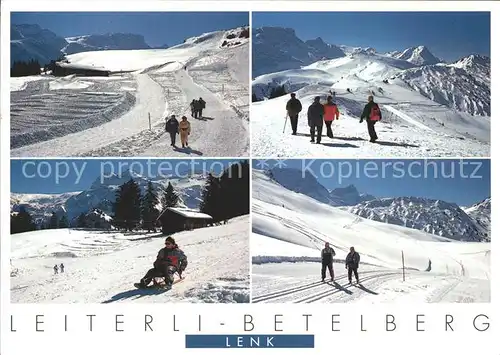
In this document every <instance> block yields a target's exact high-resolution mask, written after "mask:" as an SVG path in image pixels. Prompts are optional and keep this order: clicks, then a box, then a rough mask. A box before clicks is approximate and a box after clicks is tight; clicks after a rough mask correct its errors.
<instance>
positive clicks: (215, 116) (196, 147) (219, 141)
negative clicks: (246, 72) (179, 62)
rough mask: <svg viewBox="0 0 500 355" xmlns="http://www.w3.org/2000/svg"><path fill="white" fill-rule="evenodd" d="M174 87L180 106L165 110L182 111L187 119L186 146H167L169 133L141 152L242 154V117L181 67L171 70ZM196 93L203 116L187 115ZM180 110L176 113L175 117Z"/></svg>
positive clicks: (244, 145)
mask: <svg viewBox="0 0 500 355" xmlns="http://www.w3.org/2000/svg"><path fill="white" fill-rule="evenodd" d="M174 77H175V80H176V83H177V85H178V87H179V88H180V89H181V90H182V94H183V96H184V97H185V101H184V100H183V101H182V102H181V103H180V107H169V112H175V113H178V112H182V113H183V114H184V115H185V116H186V117H188V120H189V122H190V123H191V135H190V136H189V139H188V142H189V148H187V149H182V148H175V149H172V147H171V146H170V137H167V135H165V139H162V140H157V141H156V142H155V143H153V144H152V145H151V146H150V147H148V148H147V149H146V150H145V151H144V155H147V156H155V155H158V154H160V155H168V156H185V155H186V154H187V155H190V154H192V153H194V154H196V155H205V156H213V157H217V156H243V155H244V153H245V152H246V151H247V150H248V147H247V141H248V139H247V136H248V132H247V128H246V127H245V124H244V122H243V120H242V119H241V118H240V117H239V116H238V114H237V113H236V112H235V111H234V110H232V109H231V108H230V107H228V106H226V105H225V104H224V103H222V102H221V101H220V99H219V98H218V97H217V96H216V95H215V94H214V93H212V92H211V91H209V90H208V89H206V88H205V87H203V86H201V85H198V84H197V83H195V82H194V81H193V79H192V78H191V76H189V74H188V73H187V72H186V71H185V70H179V71H177V72H175V73H174ZM200 97H202V98H203V100H204V101H205V102H206V108H205V109H204V110H203V117H202V118H201V119H195V118H193V117H191V109H190V107H189V104H190V102H191V100H193V99H199V98H200ZM181 115H182V114H177V117H178V119H179V120H180V116H181ZM176 144H177V146H180V137H179V136H177V142H176Z"/></svg>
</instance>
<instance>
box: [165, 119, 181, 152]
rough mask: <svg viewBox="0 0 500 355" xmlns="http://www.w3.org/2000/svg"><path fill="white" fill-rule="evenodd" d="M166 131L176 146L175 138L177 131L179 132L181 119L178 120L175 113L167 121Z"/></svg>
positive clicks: (173, 145)
mask: <svg viewBox="0 0 500 355" xmlns="http://www.w3.org/2000/svg"><path fill="white" fill-rule="evenodd" d="M165 131H166V132H167V133H168V134H170V145H171V146H172V147H175V138H176V135H177V133H179V121H177V118H175V115H172V116H170V118H169V119H168V120H167V122H165Z"/></svg>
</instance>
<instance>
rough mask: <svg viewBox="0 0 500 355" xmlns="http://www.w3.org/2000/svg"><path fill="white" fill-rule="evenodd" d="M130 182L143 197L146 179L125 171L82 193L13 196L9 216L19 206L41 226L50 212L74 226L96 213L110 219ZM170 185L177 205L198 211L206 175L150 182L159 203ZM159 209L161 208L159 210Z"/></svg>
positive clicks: (13, 194) (93, 185)
mask: <svg viewBox="0 0 500 355" xmlns="http://www.w3.org/2000/svg"><path fill="white" fill-rule="evenodd" d="M131 178H132V179H133V180H134V181H135V182H136V183H138V184H139V186H140V188H141V190H142V193H144V192H145V189H146V187H147V184H148V181H149V179H148V178H146V177H143V176H141V175H139V174H135V173H131V172H129V171H126V172H125V173H123V174H121V175H120V176H117V175H113V176H111V177H108V178H105V179H104V180H102V181H101V177H98V178H96V180H95V181H94V182H93V183H92V185H91V186H90V187H89V188H88V189H86V190H84V191H81V192H71V193H64V194H50V195H49V194H18V193H12V194H11V198H10V207H11V213H15V212H18V211H19V209H20V207H21V206H24V207H25V208H26V210H27V211H28V212H29V213H30V214H31V215H32V217H33V218H34V219H35V220H36V221H38V223H40V222H41V221H43V220H47V219H48V218H49V217H50V216H51V215H52V212H55V213H56V214H57V215H59V216H62V215H64V214H67V216H68V219H69V220H70V221H71V222H74V221H75V219H76V218H77V217H78V216H79V215H80V214H81V213H84V214H88V213H93V211H95V210H98V211H99V212H100V213H102V214H103V215H107V216H113V215H114V213H113V203H114V202H115V200H116V192H117V190H118V187H119V186H120V185H122V184H123V183H125V182H127V181H129V180H130V179H131ZM169 182H171V183H172V186H173V187H174V189H175V191H176V193H177V194H178V195H179V204H180V206H183V207H188V208H194V209H197V208H198V207H199V203H200V201H201V193H202V191H203V188H204V186H205V182H206V176H205V174H199V173H194V174H191V175H189V176H188V177H175V176H172V177H169V178H158V179H152V183H153V187H154V188H155V190H156V193H157V196H158V197H159V199H160V198H161V196H163V193H164V191H165V189H166V187H167V186H168V183H169ZM158 208H159V209H161V208H162V206H161V205H159V206H158Z"/></svg>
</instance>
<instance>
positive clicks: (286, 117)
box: [283, 112, 288, 133]
mask: <svg viewBox="0 0 500 355" xmlns="http://www.w3.org/2000/svg"><path fill="white" fill-rule="evenodd" d="M287 119H288V112H287V114H286V115H285V125H284V126H283V133H285V128H286V121H287Z"/></svg>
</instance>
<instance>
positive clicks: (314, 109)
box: [307, 96, 324, 144]
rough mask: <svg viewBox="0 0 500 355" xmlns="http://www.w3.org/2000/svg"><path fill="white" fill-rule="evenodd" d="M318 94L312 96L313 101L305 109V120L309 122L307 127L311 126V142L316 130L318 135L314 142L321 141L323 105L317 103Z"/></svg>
mask: <svg viewBox="0 0 500 355" xmlns="http://www.w3.org/2000/svg"><path fill="white" fill-rule="evenodd" d="M319 99H320V97H319V96H316V97H315V98H314V102H313V103H312V104H311V106H309V109H308V110H307V122H308V123H309V127H310V128H311V143H314V135H315V133H316V131H318V135H317V137H316V144H320V143H321V134H322V132H323V114H324V108H323V105H322V104H320V103H319Z"/></svg>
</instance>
